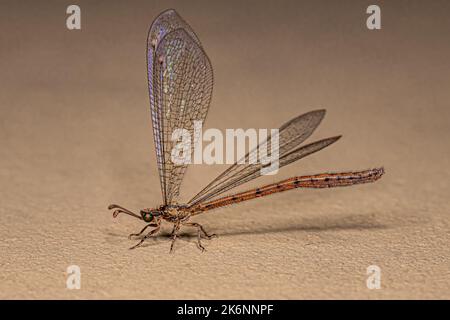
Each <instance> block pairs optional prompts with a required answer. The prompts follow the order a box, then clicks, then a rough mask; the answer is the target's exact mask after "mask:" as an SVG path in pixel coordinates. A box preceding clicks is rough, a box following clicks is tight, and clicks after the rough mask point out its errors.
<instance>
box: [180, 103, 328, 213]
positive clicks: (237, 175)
mask: <svg viewBox="0 0 450 320" xmlns="http://www.w3.org/2000/svg"><path fill="white" fill-rule="evenodd" d="M324 116H325V110H315V111H311V112H308V113H305V114H303V115H300V116H298V117H296V118H294V119H292V120H290V121H288V122H287V123H285V124H283V125H282V126H281V127H280V128H279V131H278V140H279V143H278V154H279V159H280V162H279V168H281V167H282V166H284V165H286V164H288V163H291V162H292V161H288V160H287V159H292V157H293V158H295V156H294V155H292V154H291V153H290V151H297V152H299V151H298V148H297V147H298V146H299V145H300V144H301V143H302V142H303V141H305V140H306V139H307V138H308V137H309V136H310V135H311V134H312V133H313V132H314V130H315V129H316V128H317V127H318V126H319V124H320V122H321V121H322V119H323V117H324ZM334 141H335V140H334ZM334 141H332V142H334ZM319 142H320V141H319ZM332 142H331V143H332ZM269 145H271V137H269V138H268V139H267V140H265V141H263V142H261V143H260V144H259V145H258V146H257V147H256V148H255V149H253V150H252V151H250V152H249V153H247V154H246V155H245V156H244V161H238V162H240V163H245V164H238V162H236V163H235V164H233V165H232V166H231V167H230V168H228V169H227V170H225V171H224V172H223V173H222V174H221V175H219V176H218V177H217V178H216V179H214V180H213V181H212V182H211V183H210V184H209V185H208V186H206V187H205V188H204V189H203V190H202V191H200V192H199V193H198V194H197V195H196V196H195V197H193V198H192V199H191V200H190V201H189V202H188V204H189V205H191V206H192V205H195V204H197V203H200V202H203V201H206V200H209V199H211V198H214V197H216V196H218V195H220V194H222V193H223V192H225V191H227V190H230V189H232V188H234V187H237V186H238V185H241V184H242V183H245V182H247V181H250V180H252V179H255V178H257V177H259V176H260V175H261V169H262V168H263V164H262V163H261V162H260V161H253V162H252V161H249V160H251V159H253V160H255V159H257V157H258V153H259V150H260V148H267V146H269ZM327 145H328V144H327ZM308 146H309V145H308ZM325 146H326V145H325ZM325 146H323V147H322V148H324V147H325ZM306 147H307V146H305V148H306ZM296 148H297V149H296ZM271 149H272V150H271V152H273V151H274V146H271ZM320 149H321V148H319V149H317V150H315V151H314V152H316V151H318V150H320ZM305 150H306V149H304V151H305ZM304 151H302V152H304ZM311 153H312V152H310V153H301V154H299V157H297V158H295V160H298V159H300V158H302V157H304V156H306V155H308V154H311ZM241 160H242V159H241ZM295 160H293V161H295ZM250 177H251V178H250Z"/></svg>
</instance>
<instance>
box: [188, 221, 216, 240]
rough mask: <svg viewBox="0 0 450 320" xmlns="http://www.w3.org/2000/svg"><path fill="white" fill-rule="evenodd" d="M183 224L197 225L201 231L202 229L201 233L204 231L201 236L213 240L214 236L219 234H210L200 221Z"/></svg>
mask: <svg viewBox="0 0 450 320" xmlns="http://www.w3.org/2000/svg"><path fill="white" fill-rule="evenodd" d="M183 225H185V226H190V227H196V228H197V229H198V231H199V232H200V231H201V233H202V235H201V237H202V238H203V239H208V240H211V239H212V238H217V237H218V235H217V234H215V233H211V234H208V233H207V232H206V230H205V228H203V226H202V225H201V224H199V223H195V222H188V223H184V224H183Z"/></svg>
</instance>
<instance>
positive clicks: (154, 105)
mask: <svg viewBox="0 0 450 320" xmlns="http://www.w3.org/2000/svg"><path fill="white" fill-rule="evenodd" d="M147 55H148V60H147V62H148V65H147V67H148V88H149V96H150V107H151V115H152V123H153V138H154V142H155V148H156V158H157V163H158V171H159V178H160V183H161V191H162V197H163V200H164V204H163V205H161V206H159V207H157V208H154V209H143V210H141V211H140V214H136V213H134V212H132V211H130V210H128V209H125V208H123V207H121V206H118V205H115V204H112V205H110V206H109V207H108V209H116V210H115V211H114V213H113V216H114V217H117V215H118V214H119V213H124V214H128V215H130V216H132V217H135V218H137V219H140V220H143V221H144V222H146V223H147V225H146V226H145V227H144V228H143V229H142V230H141V231H140V232H139V233H136V234H130V236H129V238H130V239H131V238H132V237H134V236H136V237H139V236H141V235H142V234H143V233H144V231H145V230H147V229H148V228H153V229H151V231H149V232H147V234H146V235H145V236H143V237H142V238H141V239H140V241H139V242H138V243H137V244H136V245H135V246H133V247H131V248H130V249H134V248H137V247H138V246H140V245H141V244H142V243H143V242H144V241H145V240H146V239H148V238H149V237H151V236H153V235H156V234H157V233H158V232H159V231H160V227H161V223H162V221H163V220H164V221H167V222H170V223H172V224H173V229H172V233H171V237H172V243H171V246H170V252H172V250H173V245H174V243H175V240H176V239H177V236H178V231H179V230H180V228H181V226H188V227H193V228H196V229H197V246H198V248H199V249H200V250H202V251H203V250H204V247H203V246H202V243H201V239H211V238H212V237H215V234H208V233H207V232H206V231H205V229H204V228H203V227H202V226H201V225H200V224H198V223H194V222H189V219H190V218H191V217H192V216H195V215H197V214H199V213H202V212H205V211H209V210H212V209H217V208H220V207H223V206H226V205H230V204H235V203H239V202H242V201H246V200H250V199H254V198H258V197H263V196H267V195H269V194H273V193H278V192H282V191H286V190H291V189H295V188H331V187H344V186H351V185H355V184H360V183H368V182H374V181H376V180H378V179H379V178H380V177H381V176H382V175H383V173H384V170H383V168H376V169H370V170H364V171H353V172H343V173H321V174H316V175H310V176H299V177H293V178H289V179H286V180H283V181H280V182H278V183H274V184H270V185H266V186H263V187H260V188H257V189H253V190H249V191H246V192H241V193H236V194H233V195H229V196H224V197H221V198H218V196H219V195H221V194H223V193H224V192H226V191H228V190H230V189H233V188H235V187H237V186H239V185H241V184H243V183H245V182H248V181H250V180H253V179H255V178H257V177H259V176H260V175H261V168H262V167H263V164H261V163H256V164H255V163H252V162H250V161H248V160H249V159H255V157H257V155H258V150H259V148H261V147H262V145H263V144H264V143H265V144H266V145H268V144H269V143H270V141H271V137H269V138H267V140H266V141H264V142H262V143H260V145H259V146H258V147H256V148H255V149H254V150H252V151H250V152H249V153H247V154H246V155H245V157H244V158H245V159H244V160H245V161H240V163H245V164H239V165H238V164H237V163H235V164H234V165H232V166H231V167H230V168H228V169H227V170H225V171H224V172H223V173H222V174H221V175H219V176H218V177H217V178H216V179H215V180H213V181H212V182H211V183H210V184H208V185H207V186H206V187H205V188H203V190H201V191H200V192H199V193H198V194H197V195H195V196H194V197H193V198H192V199H191V200H190V201H189V202H188V203H186V204H177V203H176V202H175V199H176V198H177V196H178V194H179V189H180V184H181V181H182V180H183V176H184V173H185V171H186V169H187V164H186V165H175V164H173V163H172V161H171V150H172V149H173V147H174V145H175V143H176V142H174V141H172V140H171V139H170V138H171V134H172V132H173V131H174V130H175V129H178V128H182V129H185V130H187V131H188V132H189V133H190V134H191V136H193V133H194V121H195V120H197V121H202V122H204V120H205V118H206V114H207V112H208V109H209V104H210V101H211V95H212V88H213V71H212V67H211V63H210V61H209V59H208V57H207V56H206V54H205V52H204V50H203V48H202V45H201V43H200V41H199V39H198V37H197V35H196V34H195V33H194V31H193V30H192V29H191V27H190V26H189V25H188V24H187V23H186V22H185V21H184V20H183V19H182V18H181V17H180V16H179V15H178V14H177V13H176V12H175V10H167V11H164V12H162V13H161V14H160V15H159V16H158V17H157V18H156V19H155V21H154V22H153V24H152V26H151V27H150V31H149V34H148V39H147ZM324 115H325V110H316V111H311V112H308V113H306V114H303V115H300V116H298V117H296V118H294V119H292V120H290V121H288V122H287V123H285V124H284V125H282V126H281V127H280V128H279V134H278V138H279V143H278V152H279V167H280V168H281V167H283V166H285V165H287V164H290V163H292V162H294V161H297V160H299V159H301V158H303V157H306V156H308V155H310V154H312V153H314V152H317V151H319V150H321V149H323V148H325V147H327V146H329V145H330V144H332V143H334V142H336V141H337V140H338V139H339V138H340V136H336V137H331V138H327V139H323V140H319V141H316V142H313V143H310V144H307V145H304V146H300V144H301V143H302V142H303V141H305V140H306V139H307V138H308V137H309V136H310V135H311V134H312V133H313V131H314V130H315V129H316V128H317V126H318V125H319V123H320V122H321V120H322V119H323V117H324ZM196 141H198V136H194V144H192V146H191V148H192V149H193V145H195V142H196ZM272 147H273V146H272ZM192 149H191V151H192ZM272 152H273V150H272Z"/></svg>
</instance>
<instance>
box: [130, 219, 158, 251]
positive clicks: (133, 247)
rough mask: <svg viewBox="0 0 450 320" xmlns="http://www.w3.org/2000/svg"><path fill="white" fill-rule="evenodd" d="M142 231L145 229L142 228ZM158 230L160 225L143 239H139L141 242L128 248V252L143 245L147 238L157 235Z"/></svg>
mask: <svg viewBox="0 0 450 320" xmlns="http://www.w3.org/2000/svg"><path fill="white" fill-rule="evenodd" d="M147 227H148V225H147ZM144 229H145V228H144ZM159 230H160V225H158V226H157V227H156V228H155V229H153V230H151V231H150V232H149V233H147V234H146V235H145V237H143V238H142V239H141V241H139V242H138V243H137V244H136V245H134V246H132V247H131V248H130V250H132V249H135V248H137V247H139V246H140V245H141V244H142V243H144V241H145V240H147V239H148V238H150V237H151V236H152V235H154V234H156V233H158V232H159ZM142 231H144V230H142Z"/></svg>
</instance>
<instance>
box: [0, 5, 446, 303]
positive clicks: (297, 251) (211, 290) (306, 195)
mask: <svg viewBox="0 0 450 320" xmlns="http://www.w3.org/2000/svg"><path fill="white" fill-rule="evenodd" d="M376 3H377V4H378V5H380V7H381V10H382V11H381V12H382V29H381V30H378V31H370V30H368V29H367V28H366V18H367V16H368V15H367V14H366V8H367V6H369V5H370V4H373V1H206V0H205V1H178V2H176V1H150V0H149V1H95V2H94V1H77V4H78V5H79V6H80V7H81V10H82V30H81V31H69V30H67V29H66V22H65V19H66V17H67V16H66V13H65V11H66V8H67V6H68V5H70V4H72V2H67V1H45V2H44V1H41V2H35V1H20V2H18V1H1V3H0V44H1V46H0V57H1V59H0V85H1V89H0V90H1V94H0V142H1V148H0V191H1V199H0V238H1V240H0V297H1V298H4V299H5V298H27V299H34V298H44V299H48V298H50V299H51V298H63V299H73V298H76V299H79V298H100V299H104V298H125V299H127V298H138V299H156V298H160V299H170V298H191V299H196V298H213V299H219V298H247V299H254V298H261V299H285V298H289V299H298V298H343V299H354V298H363V299H379V298H387V299H391V298H408V299H416V298H446V299H449V298H450V295H449V292H450V275H449V266H450V262H449V253H450V250H449V247H448V244H449V240H450V236H449V234H450V226H449V210H450V205H449V202H448V194H449V189H450V185H449V179H450V172H449V169H448V168H449V155H450V153H449V142H448V141H449V138H450V130H449V125H448V123H449V115H450V109H449V101H450V90H449V84H450V81H449V80H450V59H449V54H450V42H449V41H448V35H449V31H450V20H449V18H448V14H449V12H450V11H449V9H450V3H449V2H448V1H400V0H396V1H376ZM167 8H175V9H176V10H177V11H178V12H179V13H180V14H181V16H182V17H184V18H185V19H186V20H187V21H188V22H189V23H190V24H191V26H192V27H193V29H194V30H195V31H196V33H197V34H198V36H199V37H200V39H201V41H202V43H203V46H204V48H205V50H206V52H207V53H208V55H209V57H210V59H211V61H212V64H213V68H214V72H215V89H214V94H213V101H212V105H211V108H210V112H209V116H208V120H207V122H206V125H205V126H206V128H219V129H225V128H276V127H278V126H279V125H281V124H282V123H283V122H285V121H287V120H288V119H290V118H292V117H294V116H297V115H299V114H301V113H304V112H307V111H310V110H313V109H318V108H326V109H327V111H328V113H327V116H326V118H325V120H324V121H323V122H322V124H321V127H320V128H319V129H318V130H317V131H316V132H315V134H314V136H313V137H312V139H319V138H325V137H328V136H332V135H336V134H343V138H342V139H341V140H340V141H339V142H338V143H336V144H334V145H333V146H331V147H329V148H327V149H326V150H324V151H321V152H319V153H317V154H314V155H312V156H310V157H308V158H306V159H303V160H301V161H300V162H298V163H295V164H292V165H290V166H288V167H286V168H283V169H282V170H280V172H279V173H278V174H277V175H276V176H272V177H264V178H261V179H260V180H258V181H256V182H254V183H251V184H250V185H246V188H248V187H251V186H255V185H259V184H262V183H266V182H275V181H277V180H281V179H284V178H287V177H289V176H292V175H302V174H312V173H319V172H324V171H340V170H359V169H366V168H371V167H376V166H381V165H384V167H385V169H386V175H385V176H384V177H383V179H381V180H380V181H378V182H377V183H375V184H369V185H362V186H356V187H352V188H341V189H335V190H331V189H330V190H296V191H290V192H287V193H283V194H279V195H275V196H271V197H268V198H264V199H259V200H257V201H252V202H247V203H244V204H241V205H238V206H231V207H227V208H224V209H221V210H217V211H215V212H211V213H208V214H205V215H200V216H198V217H196V218H195V221H197V222H200V223H202V224H203V225H204V226H205V228H206V229H207V230H208V231H210V232H215V233H218V234H219V235H220V237H219V238H218V239H214V240H212V241H207V242H205V243H204V245H205V246H206V247H207V252H205V253H201V252H200V251H199V250H197V248H196V246H195V233H193V230H185V233H184V236H183V237H182V239H181V240H179V241H178V242H177V243H176V250H175V254H172V255H169V254H168V251H169V246H170V241H169V239H168V238H167V237H165V236H161V237H159V238H157V239H155V240H154V241H148V242H147V244H146V245H145V246H143V247H142V248H139V249H137V250H131V251H130V250H128V247H130V246H131V245H133V244H135V242H134V241H129V240H128V239H127V236H128V234H129V233H132V232H136V231H139V230H140V229H141V228H142V227H143V224H142V222H141V221H138V220H135V219H131V218H128V217H126V216H123V217H120V218H118V219H113V218H112V217H111V213H110V212H108V211H107V210H106V207H107V205H108V204H110V203H118V204H121V205H123V206H125V207H128V208H130V209H133V210H139V209H141V208H144V207H154V206H158V205H159V204H160V202H161V196H160V189H159V181H158V174H157V170H156V167H155V155H154V150H153V139H152V136H151V132H152V129H151V122H150V111H149V104H148V94H147V87H146V86H147V80H146V56H145V54H146V52H145V46H146V36H147V30H148V28H149V26H150V24H151V22H152V20H153V19H154V18H155V17H156V15H157V14H158V13H159V12H161V11H162V10H165V9H167ZM309 141H312V140H309ZM224 169H225V166H221V165H216V166H206V165H204V166H194V167H193V168H190V169H189V171H188V173H187V176H186V178H185V181H184V184H183V192H182V195H183V196H182V198H181V200H187V199H188V198H189V196H192V195H193V194H194V193H195V192H197V191H199V190H200V189H201V187H202V186H204V185H205V184H207V183H208V182H209V181H210V180H211V179H212V178H214V177H215V176H216V175H217V174H218V173H220V172H221V171H222V170H224ZM241 189H242V188H241ZM72 264H76V265H78V266H80V268H81V289H80V290H68V289H66V277H67V275H66V274H65V272H66V268H67V267H68V266H69V265H72ZM370 265H378V266H379V267H380V268H381V271H382V277H381V289H379V290H369V289H368V288H367V287H366V278H367V275H366V269H367V267H368V266H370Z"/></svg>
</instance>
